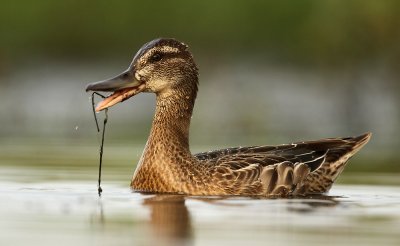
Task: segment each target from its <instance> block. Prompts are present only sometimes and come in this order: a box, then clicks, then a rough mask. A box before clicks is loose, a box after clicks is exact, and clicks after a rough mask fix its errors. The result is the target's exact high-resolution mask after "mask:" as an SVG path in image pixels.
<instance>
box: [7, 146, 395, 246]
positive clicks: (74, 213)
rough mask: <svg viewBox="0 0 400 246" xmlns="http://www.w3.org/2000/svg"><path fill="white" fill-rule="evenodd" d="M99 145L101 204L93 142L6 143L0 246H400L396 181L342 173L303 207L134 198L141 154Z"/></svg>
mask: <svg viewBox="0 0 400 246" xmlns="http://www.w3.org/2000/svg"><path fill="white" fill-rule="evenodd" d="M106 146H107V148H106V153H105V154H106V155H105V163H104V165H105V166H104V170H103V171H104V176H103V185H102V187H103V189H104V192H103V195H102V197H101V198H99V197H98V196H97V187H96V179H97V161H96V160H97V153H98V152H97V148H98V147H97V146H96V145H95V144H93V145H92V144H85V143H79V142H78V141H75V142H73V143H71V142H57V141H55V142H47V143H46V144H45V143H39V142H35V143H26V142H25V144H21V143H17V142H15V143H13V142H8V143H7V144H5V143H3V144H2V148H1V150H0V157H1V159H0V177H1V180H0V201H1V203H0V218H1V219H0V232H1V234H0V245H58V246H61V245H75V246H77V245H228V244H229V245H244V244H251V245H377V244H381V245H399V244H400V235H399V233H398V231H399V228H400V212H399V211H400V186H396V184H398V183H399V177H398V175H397V174H385V173H381V174H373V173H372V174H371V173H369V174H368V175H366V174H364V173H354V172H351V173H349V174H348V175H346V172H345V173H344V175H343V177H342V178H341V180H340V181H341V183H340V184H336V185H335V186H334V187H333V189H332V190H331V192H330V193H329V196H313V197H308V198H305V199H254V198H240V197H232V198H222V197H207V198H204V197H184V196H161V195H151V194H139V193H133V192H131V191H130V189H129V180H130V177H131V175H132V173H133V168H134V166H133V163H135V162H136V161H137V158H138V156H139V154H140V152H141V148H142V147H141V146H137V147H135V146H131V147H129V146H125V145H123V144H118V145H117V144H109V145H106ZM124 146H125V147H124ZM371 180H372V181H371ZM355 183H357V185H355ZM370 183H374V184H379V185H368V184H370Z"/></svg>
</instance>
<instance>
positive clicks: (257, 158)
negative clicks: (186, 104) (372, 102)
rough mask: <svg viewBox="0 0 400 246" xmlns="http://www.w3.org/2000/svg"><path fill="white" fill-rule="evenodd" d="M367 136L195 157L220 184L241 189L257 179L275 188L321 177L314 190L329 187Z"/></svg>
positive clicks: (241, 149) (232, 150) (203, 154)
mask: <svg viewBox="0 0 400 246" xmlns="http://www.w3.org/2000/svg"><path fill="white" fill-rule="evenodd" d="M369 138H370V134H369V133H367V134H364V135H361V136H358V137H346V138H327V139H321V140H316V141H307V142H298V143H292V144H284V145H278V146H252V147H237V148H228V149H222V150H216V151H209V152H203V153H199V154H197V155H195V157H196V158H197V159H198V160H200V161H202V162H203V163H204V164H205V165H208V166H210V167H212V169H213V170H215V172H214V176H215V177H216V179H217V180H219V181H220V182H223V185H226V184H242V185H243V186H242V187H241V188H246V187H245V186H246V185H247V186H248V185H255V184H257V183H259V182H261V183H262V184H263V185H264V186H265V185H266V184H265V183H266V182H267V183H271V182H272V183H271V184H268V185H267V186H270V187H269V188H268V189H275V188H276V187H277V186H279V181H280V182H283V183H286V184H289V183H291V182H292V185H293V182H294V181H296V180H297V181H296V182H300V181H301V180H300V179H302V180H303V179H305V178H307V179H310V182H311V181H312V180H311V178H312V179H313V180H314V181H315V179H325V181H324V182H325V184H324V185H323V187H321V188H320V189H318V191H317V190H315V191H316V192H319V190H321V191H323V190H324V189H327V188H330V185H331V184H332V183H333V181H334V180H335V179H336V177H337V176H338V175H339V173H340V172H341V171H342V169H343V167H344V164H345V163H346V161H347V160H348V159H349V158H350V157H351V156H352V155H353V154H354V153H355V152H357V150H359V149H360V148H361V147H362V146H363V145H364V144H365V143H366V142H368V140H369ZM309 174H313V175H311V176H310V175H309ZM308 176H310V177H308ZM289 179H291V180H289ZM227 180H228V181H227ZM230 180H233V181H234V182H233V181H232V182H230ZM314 181H313V182H314ZM225 183H226V184H225ZM286 186H287V185H286ZM328 186H329V187H328ZM271 187H272V188H271ZM274 187H275V188H274ZM253 188H254V187H253ZM264 188H265V187H264ZM246 189H247V188H246ZM259 189H261V188H259ZM242 193H243V191H242Z"/></svg>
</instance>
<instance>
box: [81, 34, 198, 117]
mask: <svg viewBox="0 0 400 246" xmlns="http://www.w3.org/2000/svg"><path fill="white" fill-rule="evenodd" d="M197 76H198V73H197V67H196V64H195V63H194V60H193V57H192V55H191V53H190V52H189V50H188V46H187V45H186V44H184V43H181V42H179V41H177V40H175V39H166V38H160V39H155V40H153V41H150V42H148V43H147V44H145V45H143V47H142V48H140V50H139V51H138V52H137V53H136V55H135V56H134V58H133V61H132V63H131V65H130V66H129V67H128V69H127V70H126V71H124V72H123V73H121V74H120V75H117V76H115V77H114V78H111V79H107V80H103V81H99V82H94V83H91V84H89V85H87V87H86V91H109V92H113V93H112V94H111V95H110V96H108V97H107V98H105V99H104V100H103V101H101V102H100V103H99V104H98V105H97V107H96V111H101V110H103V109H106V108H108V107H111V106H113V105H115V104H117V103H119V102H122V101H125V100H126V99H128V98H130V97H132V96H134V95H137V94H139V93H140V92H153V93H156V94H160V95H173V94H174V93H179V92H182V91H188V90H193V91H194V92H196V91H197V81H198V79H197Z"/></svg>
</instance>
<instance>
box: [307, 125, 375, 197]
mask: <svg viewBox="0 0 400 246" xmlns="http://www.w3.org/2000/svg"><path fill="white" fill-rule="evenodd" d="M371 135H372V134H371V133H370V132H368V133H365V134H362V135H360V136H357V137H346V138H338V139H334V140H335V141H338V142H340V144H339V143H338V144H337V146H335V147H333V148H331V149H329V150H328V152H327V153H326V157H325V160H324V162H323V163H322V164H321V165H320V166H319V167H318V168H317V169H316V170H314V171H313V172H311V173H310V174H309V175H308V176H307V178H306V180H305V181H304V188H305V189H306V193H325V192H328V191H329V190H330V188H331V187H332V184H333V182H335V180H336V179H337V177H338V176H339V175H340V173H341V172H342V171H343V169H344V168H345V166H346V163H347V161H348V160H349V159H350V158H351V157H352V156H353V155H354V154H355V153H357V152H358V151H359V150H360V149H361V148H362V147H363V146H364V145H365V144H366V143H368V141H369V139H370V138H371ZM332 140H333V139H332Z"/></svg>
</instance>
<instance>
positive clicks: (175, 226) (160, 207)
mask: <svg viewBox="0 0 400 246" xmlns="http://www.w3.org/2000/svg"><path fill="white" fill-rule="evenodd" d="M143 204H144V205H145V206H148V207H150V211H151V218H150V219H151V221H150V223H151V230H152V233H153V235H154V240H155V241H156V242H155V243H157V245H191V244H192V226H191V220H190V214H189V211H188V209H187V207H186V205H185V197H184V196H179V195H156V196H154V197H151V198H147V199H145V200H144V203H143Z"/></svg>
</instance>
